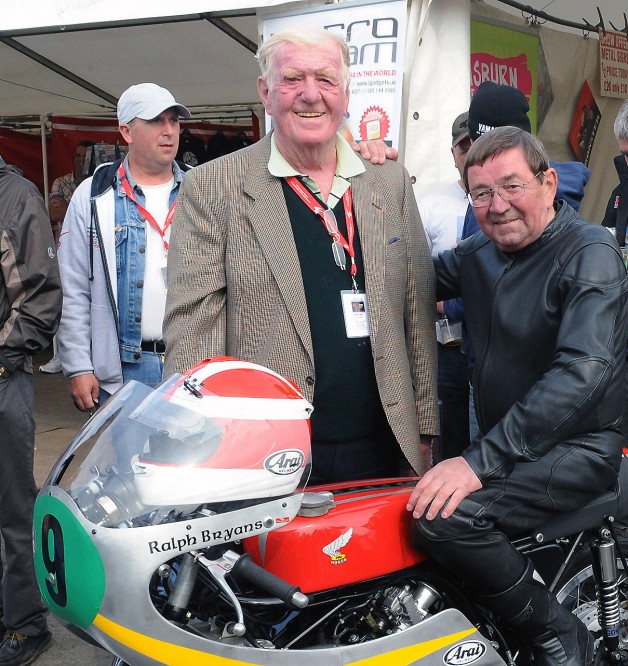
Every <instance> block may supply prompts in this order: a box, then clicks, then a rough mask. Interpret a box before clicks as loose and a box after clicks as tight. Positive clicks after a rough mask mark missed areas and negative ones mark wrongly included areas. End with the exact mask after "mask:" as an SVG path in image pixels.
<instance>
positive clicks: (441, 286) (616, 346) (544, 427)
mask: <svg viewBox="0 0 628 666" xmlns="http://www.w3.org/2000/svg"><path fill="white" fill-rule="evenodd" d="M464 178H465V184H466V186H467V190H468V192H469V196H470V201H471V202H472V205H473V206H474V209H475V213H476V216H477V219H478V222H479V224H480V227H481V231H480V232H478V233H477V234H475V235H474V236H472V237H471V238H468V239H466V240H463V241H461V242H460V243H459V244H458V246H457V248H456V249H455V250H450V251H447V252H444V253H442V254H441V255H440V257H439V259H438V260H437V261H436V264H435V265H436V274H437V298H439V299H442V298H451V297H452V296H457V295H461V296H462V297H463V299H464V302H465V305H467V306H468V307H467V320H468V323H469V334H470V336H471V339H472V345H473V349H474V350H475V351H476V366H475V370H474V387H475V391H476V405H477V412H478V418H479V425H480V431H481V433H483V435H482V436H481V437H479V438H477V439H476V440H474V441H473V442H472V444H471V445H470V446H469V447H468V448H467V449H466V450H465V451H464V452H463V453H462V455H461V456H459V457H457V458H452V459H449V460H444V461H443V462H441V463H439V464H438V465H436V466H435V467H433V468H432V469H431V470H430V471H428V472H427V473H426V474H425V476H424V477H423V478H422V479H421V481H420V482H419V483H418V484H417V486H416V488H415V490H414V491H413V493H412V495H411V498H410V501H409V504H408V509H409V510H410V511H412V512H413V517H414V519H415V520H414V522H413V530H414V536H415V538H416V540H417V542H418V543H419V544H420V545H421V546H423V547H424V548H426V549H427V550H428V551H429V552H430V553H431V555H432V556H433V557H434V559H436V560H437V561H439V562H440V563H441V564H442V565H444V566H446V567H448V568H451V569H452V570H455V571H456V572H457V573H458V574H459V575H461V576H462V577H463V578H464V579H466V580H468V581H469V583H470V584H471V585H473V586H474V587H475V588H476V589H477V592H478V594H479V595H480V596H481V598H482V602H483V604H484V605H485V606H486V607H488V608H489V609H491V610H493V611H494V612H495V613H497V614H500V615H502V616H503V619H504V620H505V621H507V622H508V623H509V624H510V625H512V627H513V628H514V630H515V631H516V632H517V633H518V634H519V635H520V636H522V637H523V638H524V639H525V640H527V641H528V642H529V644H530V647H531V650H532V653H533V656H534V658H535V663H540V664H543V665H544V666H551V665H554V664H560V665H561V666H589V665H590V664H593V660H594V654H593V652H594V641H593V637H592V636H591V635H590V634H589V632H588V631H587V629H586V628H585V626H584V624H582V623H581V622H580V620H578V619H577V618H576V617H575V616H574V615H573V614H571V613H570V612H569V611H567V610H566V609H564V608H563V607H562V606H561V605H560V604H559V603H558V601H557V600H556V598H555V597H554V596H553V595H552V594H551V593H550V592H549V590H548V588H547V587H546V586H545V585H544V584H543V583H542V582H540V577H539V576H538V574H537V572H535V570H534V567H533V565H532V563H531V562H530V561H529V560H528V559H527V558H526V557H525V555H523V554H522V553H520V552H519V551H518V550H516V549H515V548H514V547H513V546H512V544H511V543H510V541H509V540H508V539H507V538H506V536H509V535H513V534H515V533H520V532H521V531H523V530H526V529H530V528H533V527H535V526H538V525H540V524H542V523H543V521H545V520H547V519H548V518H549V517H550V516H551V515H552V514H554V513H555V512H566V511H571V510H575V509H578V508H579V507H582V506H584V505H585V504H586V503H587V502H589V501H590V500H592V499H593V498H594V497H596V496H597V495H599V494H600V493H602V492H603V491H604V490H606V489H607V488H609V487H610V486H611V485H612V484H613V483H614V482H615V481H616V479H617V475H618V471H619V465H620V461H621V454H622V443H623V440H622V434H621V419H620V416H621V411H622V405H623V390H622V389H623V381H624V347H625V343H626V325H627V314H628V311H627V309H626V293H627V290H628V280H627V277H626V267H625V265H624V263H623V260H622V255H621V251H620V248H619V246H618V245H617V243H616V241H615V239H614V238H613V236H612V235H611V234H609V233H608V231H606V230H605V229H603V228H602V227H601V226H600V225H596V224H588V223H586V222H585V221H584V220H582V219H581V218H580V217H579V216H578V214H577V213H576V211H575V210H574V209H573V208H572V207H571V206H570V205H569V204H568V203H566V202H565V201H555V195H556V188H557V174H556V170H555V169H553V168H552V167H550V165H549V159H548V157H547V153H546V152H545V149H544V148H543V145H542V144H541V143H540V142H539V140H538V139H537V138H536V137H534V136H532V135H531V134H529V133H528V132H525V131H523V130H521V129H518V128H514V127H502V128H498V129H495V130H493V131H491V132H488V133H487V134H485V135H483V136H482V137H480V138H479V139H478V140H477V141H476V142H475V143H474V144H473V146H472V147H471V149H470V151H469V153H468V155H467V162H466V166H465V171H464Z"/></svg>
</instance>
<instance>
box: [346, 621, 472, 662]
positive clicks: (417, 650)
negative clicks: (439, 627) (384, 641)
mask: <svg viewBox="0 0 628 666" xmlns="http://www.w3.org/2000/svg"><path fill="white" fill-rule="evenodd" d="M475 632H476V629H475V628H474V629H465V630H464V631H459V632H458V633H457V634H449V636H442V637H441V638H434V639H433V640H431V641H425V642H424V643H419V644H418V645H409V646H408V647H404V648H399V649H397V650H393V651H392V652H387V653H386V654H378V655H376V656H375V657H367V658H366V659H360V661H352V662H351V663H350V664H347V666H407V665H408V664H413V663H414V662H415V661H417V660H418V659H423V657H427V656H428V655H430V654H433V653H434V652H437V651H438V650H442V649H443V648H444V647H447V646H448V645H451V644H452V643H457V642H458V641H461V640H462V639H463V638H466V637H467V636H470V635H471V634H474V633H475Z"/></svg>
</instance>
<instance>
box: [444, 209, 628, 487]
mask: <svg viewBox="0 0 628 666" xmlns="http://www.w3.org/2000/svg"><path fill="white" fill-rule="evenodd" d="M435 265H436V276H437V298H438V300H442V299H446V298H452V297H453V296H458V295H461V296H462V297H463V299H464V302H465V312H466V313H467V315H466V321H467V328H468V331H469V334H470V336H471V342H472V345H473V350H474V352H475V359H476V367H475V372H474V392H475V401H476V411H477V414H478V421H479V425H480V431H481V432H482V433H484V434H483V436H481V437H480V438H479V439H476V440H475V441H474V442H473V443H472V444H471V446H470V447H469V448H468V449H467V450H466V451H465V452H464V453H463V456H464V458H465V459H466V460H467V462H468V463H469V464H470V466H471V467H472V468H473V470H474V471H475V473H476V474H477V475H478V477H479V478H480V479H481V480H482V479H487V478H492V479H498V478H504V477H506V476H508V474H509V472H510V470H511V469H512V466H513V465H514V463H516V462H524V461H533V460H538V459H539V458H541V457H542V456H543V455H544V454H545V453H547V452H548V451H549V450H551V449H552V448H553V447H554V446H555V445H556V444H557V443H558V442H567V443H571V444H573V445H574V446H577V447H581V448H583V449H587V450H589V451H590V452H591V454H593V455H598V456H601V457H602V458H604V459H605V460H606V461H607V462H608V464H609V465H611V466H612V467H614V468H616V469H619V462H620V459H621V450H622V439H621V433H620V423H619V418H620V414H621V412H622V406H623V402H624V384H623V382H624V356H625V344H626V336H627V316H626V314H627V313H626V291H627V288H628V286H627V285H628V282H627V278H626V267H625V265H624V263H623V261H622V257H621V252H620V250H619V247H618V245H617V243H616V241H615V238H613V236H612V235H611V234H610V233H609V232H608V231H607V230H606V229H604V228H603V227H601V226H600V225H596V224H589V223H587V222H585V221H584V220H582V219H581V218H580V217H578V214H577V213H576V212H575V211H574V209H573V208H571V206H569V205H568V204H566V203H565V202H564V201H561V202H559V203H558V212H557V213H556V216H555V217H554V219H553V220H552V221H551V222H550V223H549V225H548V226H547V228H546V229H545V231H544V232H543V234H542V235H541V237H540V238H539V239H538V240H536V241H535V242H534V243H532V244H531V245H529V246H528V247H526V248H525V249H523V250H521V251H519V252H516V253H513V254H505V253H503V252H501V251H500V250H499V249H498V248H497V247H496V246H495V245H494V244H493V243H492V242H491V241H490V240H489V239H488V238H487V237H486V236H485V235H484V234H483V233H482V232H478V233H477V234H475V235H474V236H472V237H471V238H468V239H466V240H464V241H462V242H461V243H459V245H458V247H457V248H456V249H455V250H450V251H448V252H444V253H443V254H441V255H440V256H439V258H438V259H437V260H436V262H435Z"/></svg>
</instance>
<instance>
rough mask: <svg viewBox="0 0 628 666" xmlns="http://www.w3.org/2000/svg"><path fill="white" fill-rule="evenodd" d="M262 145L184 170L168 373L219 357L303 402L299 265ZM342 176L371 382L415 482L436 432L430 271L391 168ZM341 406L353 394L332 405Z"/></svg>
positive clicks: (401, 176)
mask: <svg viewBox="0 0 628 666" xmlns="http://www.w3.org/2000/svg"><path fill="white" fill-rule="evenodd" d="M269 157H270V136H266V137H265V138H264V139H262V140H261V141H260V142H258V143H256V144H254V145H252V146H250V147H247V148H244V149H242V150H239V151H237V152H235V153H231V154H229V155H225V156H224V157H221V158H219V159H216V160H213V161H211V162H208V163H206V164H203V165H201V166H199V167H196V168H195V169H193V170H192V171H190V172H188V173H187V174H186V176H185V178H184V182H183V185H182V188H181V191H180V194H179V199H178V204H177V210H176V214H175V218H174V221H173V226H172V235H171V240H170V250H169V255H168V298H167V303H166V317H165V321H164V338H165V340H166V366H165V375H166V376H168V375H169V374H171V373H173V372H184V371H185V370H187V369H188V368H190V367H191V366H193V365H194V364H196V363H197V362H199V361H201V360H203V359H205V358H210V357H212V356H218V355H227V356H234V357H236V358H240V359H244V360H248V361H252V362H255V363H259V364H261V365H264V366H267V367H269V368H272V369H273V370H274V371H276V372H278V373H280V374H281V375H283V376H285V377H288V378H289V379H291V380H293V381H294V382H295V383H296V384H297V385H298V386H299V388H300V389H301V391H302V392H303V395H304V396H305V397H306V398H307V399H308V400H310V401H312V398H313V393H314V383H315V381H316V375H315V369H314V359H313V351H312V339H311V334H310V326H309V322H308V313H307V305H306V300H305V292H304V288H303V281H302V277H301V269H300V264H299V258H298V255H297V250H296V246H295V242H294V236H293V232H292V226H291V223H290V217H289V215H288V210H287V206H286V202H285V198H284V195H283V191H282V187H281V182H280V180H279V179H278V178H276V177H274V176H272V175H271V174H270V172H269V171H268V160H269ZM365 166H366V172H365V173H363V174H360V175H359V176H356V177H353V178H351V189H352V195H353V206H354V212H355V220H356V224H357V226H358V231H359V235H360V242H361V246H362V253H363V258H364V279H365V283H366V284H365V288H366V293H367V296H368V302H369V308H368V313H369V324H370V329H371V346H372V350H373V362H374V367H375V376H376V381H377V386H378V389H379V394H380V398H381V401H382V404H383V406H384V410H385V413H386V416H387V418H388V420H389V423H390V425H391V428H392V430H393V432H394V434H395V436H396V437H397V441H398V442H399V444H400V446H401V448H402V450H403V452H404V454H405V456H406V458H407V459H408V461H409V462H410V464H411V465H412V466H413V467H414V469H415V470H416V471H417V472H419V473H421V472H423V471H424V470H423V468H422V462H421V457H420V453H419V436H420V434H424V435H436V434H438V403H437V396H436V341H435V332H434V331H435V329H434V317H435V303H436V300H435V291H434V271H433V265H432V260H431V257H430V252H429V248H428V245H427V241H426V238H425V234H424V232H423V228H422V225H421V221H420V217H419V213H418V210H417V206H416V202H415V199H414V193H413V191H412V187H411V184H410V179H409V177H408V174H407V172H406V171H405V169H404V168H403V167H402V166H401V165H399V164H398V163H396V162H391V161H387V162H386V164H384V165H383V166H373V165H371V164H370V163H365ZM340 398H344V399H346V400H347V409H350V405H351V395H350V393H348V394H347V395H345V396H339V399H340Z"/></svg>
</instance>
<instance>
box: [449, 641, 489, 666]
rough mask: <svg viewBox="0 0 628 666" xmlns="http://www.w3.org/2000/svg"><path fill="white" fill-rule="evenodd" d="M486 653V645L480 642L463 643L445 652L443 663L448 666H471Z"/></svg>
mask: <svg viewBox="0 0 628 666" xmlns="http://www.w3.org/2000/svg"><path fill="white" fill-rule="evenodd" d="M485 652H486V645H484V643H480V641H465V642H464V643H458V645H454V647H452V648H451V649H450V650H447V652H446V653H445V656H444V657H443V663H444V664H448V666H459V665H460V664H472V663H473V662H474V661H477V660H478V659H480V657H482V655H483V654H484V653H485Z"/></svg>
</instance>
